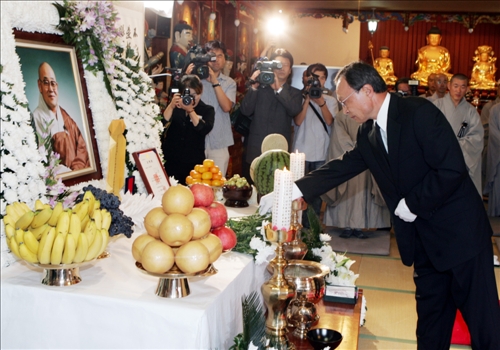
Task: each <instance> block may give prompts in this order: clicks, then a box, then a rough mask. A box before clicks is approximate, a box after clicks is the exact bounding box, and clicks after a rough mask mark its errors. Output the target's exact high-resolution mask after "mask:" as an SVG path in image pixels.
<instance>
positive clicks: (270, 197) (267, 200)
mask: <svg viewBox="0 0 500 350" xmlns="http://www.w3.org/2000/svg"><path fill="white" fill-rule="evenodd" d="M273 202H274V192H271V193H268V194H266V195H265V196H262V197H261V198H260V202H259V214H260V215H265V214H267V213H269V212H271V210H272V209H273Z"/></svg>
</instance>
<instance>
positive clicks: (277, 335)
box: [261, 224, 295, 350]
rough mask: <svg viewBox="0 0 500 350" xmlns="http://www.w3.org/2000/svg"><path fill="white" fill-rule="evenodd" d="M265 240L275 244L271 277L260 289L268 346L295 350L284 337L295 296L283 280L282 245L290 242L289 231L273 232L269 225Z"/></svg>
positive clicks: (291, 287) (280, 349)
mask: <svg viewBox="0 0 500 350" xmlns="http://www.w3.org/2000/svg"><path fill="white" fill-rule="evenodd" d="M265 232H266V240H268V241H270V242H273V243H277V247H276V257H275V258H274V259H273V260H271V262H270V264H271V265H272V266H273V275H272V277H271V278H270V279H269V280H268V281H267V282H265V283H264V284H263V285H262V287H261V292H262V297H263V299H264V304H265V305H266V308H267V318H266V335H267V338H268V339H269V341H270V345H271V344H272V346H273V347H274V348H276V349H279V350H285V349H292V350H293V349H295V346H294V345H293V344H291V343H290V342H289V340H288V337H287V336H286V333H287V332H288V330H287V318H286V310H287V307H288V304H289V303H290V300H292V298H293V297H294V295H295V288H294V286H293V284H290V283H288V282H287V280H286V279H285V275H284V271H285V268H286V266H287V261H286V259H285V256H284V251H283V243H285V242H290V241H291V240H292V234H291V232H290V231H285V230H278V231H274V230H273V229H272V227H271V224H269V225H267V226H266V230H265Z"/></svg>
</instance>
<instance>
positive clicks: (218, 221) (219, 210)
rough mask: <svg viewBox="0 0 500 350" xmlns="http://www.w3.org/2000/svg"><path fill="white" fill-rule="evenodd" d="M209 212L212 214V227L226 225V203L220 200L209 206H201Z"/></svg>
mask: <svg viewBox="0 0 500 350" xmlns="http://www.w3.org/2000/svg"><path fill="white" fill-rule="evenodd" d="M201 208H202V209H205V210H206V211H207V212H208V215H210V222H211V223H212V226H211V227H212V228H217V227H221V226H224V224H225V223H226V221H227V210H226V207H225V206H224V204H222V203H219V202H212V204H210V205H209V206H207V207H201Z"/></svg>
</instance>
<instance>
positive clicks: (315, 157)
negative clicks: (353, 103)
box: [292, 63, 338, 227]
mask: <svg viewBox="0 0 500 350" xmlns="http://www.w3.org/2000/svg"><path fill="white" fill-rule="evenodd" d="M327 78H328V70H327V69H326V67H325V66H324V65H323V64H321V63H315V64H311V65H310V66H309V67H307V70H306V73H305V88H304V90H303V97H304V103H303V104H302V110H301V111H300V113H299V114H297V116H295V118H294V119H293V126H294V131H295V132H294V138H293V147H292V150H299V152H303V153H305V155H306V168H305V174H307V173H309V172H311V171H313V170H316V169H318V168H319V167H321V166H322V165H323V164H325V161H326V159H327V152H328V146H329V144H330V133H331V126H332V124H333V118H334V117H335V115H336V114H337V113H338V106H337V101H336V100H335V98H333V97H331V96H328V95H326V94H323V89H324V87H325V82H326V79H327ZM311 205H312V207H313V209H314V211H315V212H316V214H318V216H319V214H320V210H321V198H319V197H317V198H315V200H314V202H313V203H311ZM304 214H306V213H305V212H304ZM302 222H303V224H304V226H306V227H308V226H307V215H304V216H303V218H302Z"/></svg>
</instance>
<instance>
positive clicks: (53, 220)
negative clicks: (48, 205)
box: [48, 202, 64, 227]
mask: <svg viewBox="0 0 500 350" xmlns="http://www.w3.org/2000/svg"><path fill="white" fill-rule="evenodd" d="M63 211H64V207H63V204H62V202H57V203H56V205H55V206H54V209H52V215H51V216H50V219H49V222H48V224H49V225H50V226H54V227H56V225H57V221H58V220H59V215H61V213H62V212H63Z"/></svg>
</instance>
